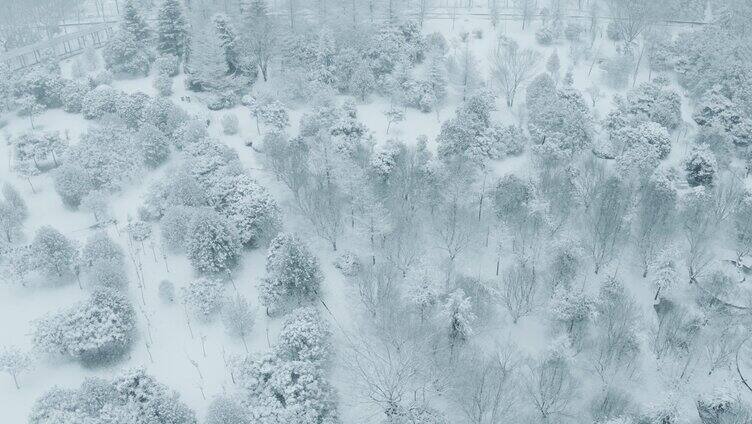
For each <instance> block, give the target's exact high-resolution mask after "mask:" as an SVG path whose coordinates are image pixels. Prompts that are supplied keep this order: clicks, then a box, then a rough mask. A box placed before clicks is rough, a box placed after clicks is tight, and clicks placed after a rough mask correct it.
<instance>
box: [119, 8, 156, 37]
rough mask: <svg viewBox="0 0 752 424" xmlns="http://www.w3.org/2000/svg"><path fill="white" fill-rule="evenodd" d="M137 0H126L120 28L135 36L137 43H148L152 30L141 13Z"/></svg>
mask: <svg viewBox="0 0 752 424" xmlns="http://www.w3.org/2000/svg"><path fill="white" fill-rule="evenodd" d="M138 7H139V6H137V5H136V2H135V0H126V1H125V4H124V5H123V20H122V22H121V23H120V30H121V31H126V32H128V33H129V34H131V35H132V36H133V38H134V39H135V40H136V42H137V43H143V44H144V45H146V44H148V41H149V38H150V37H151V30H150V29H149V25H147V24H146V19H144V17H143V15H141V11H139V9H138Z"/></svg>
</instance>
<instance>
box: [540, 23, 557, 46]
mask: <svg viewBox="0 0 752 424" xmlns="http://www.w3.org/2000/svg"><path fill="white" fill-rule="evenodd" d="M535 41H537V42H538V44H540V45H543V46H548V45H550V44H553V42H554V41H556V32H555V31H554V29H553V28H552V27H550V26H542V27H540V28H539V29H538V30H537V31H535Z"/></svg>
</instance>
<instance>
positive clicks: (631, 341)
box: [588, 277, 640, 382]
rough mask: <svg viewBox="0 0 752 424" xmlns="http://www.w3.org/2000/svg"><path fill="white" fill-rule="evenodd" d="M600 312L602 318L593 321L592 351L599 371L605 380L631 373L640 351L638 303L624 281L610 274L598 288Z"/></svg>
mask: <svg viewBox="0 0 752 424" xmlns="http://www.w3.org/2000/svg"><path fill="white" fill-rule="evenodd" d="M596 312H597V314H598V319H596V320H594V322H593V324H594V325H593V327H594V329H593V331H594V334H596V336H595V337H594V338H593V346H591V348H590V349H589V350H588V354H589V355H590V357H591V361H592V362H591V364H592V366H593V368H594V370H595V372H596V374H597V375H598V376H599V377H600V378H601V380H602V381H603V382H608V381H613V379H614V378H617V377H619V378H623V377H622V376H624V375H627V376H628V375H630V372H631V371H633V370H634V369H635V367H636V366H637V363H636V361H637V359H638V354H639V352H640V346H639V339H638V334H637V322H638V319H639V317H640V314H639V310H638V309H637V304H636V303H635V301H634V300H633V299H632V298H631V297H630V295H629V294H628V293H627V291H626V289H625V287H624V285H623V284H622V283H621V282H620V281H618V280H617V279H615V278H611V277H609V278H606V279H605V280H604V281H603V282H602V283H601V287H600V289H599V291H598V296H597V298H596Z"/></svg>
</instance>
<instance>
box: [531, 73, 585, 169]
mask: <svg viewBox="0 0 752 424" xmlns="http://www.w3.org/2000/svg"><path fill="white" fill-rule="evenodd" d="M526 97H527V99H526V103H527V110H528V114H529V119H528V130H529V131H530V137H531V139H532V141H533V143H534V144H536V145H537V146H535V147H536V149H537V151H538V152H539V153H540V154H543V155H545V156H548V157H551V158H553V159H562V158H566V157H569V156H571V155H573V154H575V153H577V152H579V151H582V150H583V149H585V148H587V147H589V146H590V144H591V142H592V138H593V128H592V117H591V114H590V110H589V109H588V106H587V104H586V103H585V100H584V98H583V97H582V94H581V93H580V92H578V91H577V90H575V89H573V88H566V87H562V88H560V89H557V88H556V83H555V82H554V81H553V79H551V77H550V76H549V75H548V74H540V75H538V76H537V77H536V78H535V79H534V80H533V81H532V82H531V83H530V84H529V85H528V87H527V96H526Z"/></svg>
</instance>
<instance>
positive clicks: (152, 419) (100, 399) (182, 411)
mask: <svg viewBox="0 0 752 424" xmlns="http://www.w3.org/2000/svg"><path fill="white" fill-rule="evenodd" d="M113 420H117V421H113ZM105 422H112V423H114V422H123V423H125V422H127V423H129V424H153V423H157V422H158V423H160V424H197V421H196V416H195V414H194V413H193V411H191V410H190V409H189V408H188V406H186V405H185V404H184V403H183V402H181V401H180V399H179V396H178V394H177V392H175V391H172V390H170V389H169V388H168V387H166V386H165V385H163V384H161V383H159V382H158V381H157V380H156V379H155V378H154V377H152V376H150V375H148V374H146V372H145V371H144V369H143V368H135V369H127V370H124V371H121V372H120V373H119V374H118V375H116V376H115V377H113V378H112V379H111V380H104V379H101V378H96V377H94V378H91V377H90V378H87V379H86V380H84V382H83V383H82V384H81V387H79V388H78V389H62V388H60V387H57V386H54V387H53V388H52V389H50V390H49V391H47V392H46V393H44V394H43V395H42V396H40V397H39V398H38V399H37V400H36V402H35V403H34V405H33V406H32V408H31V414H30V415H29V424H61V423H105ZM233 424H234V423H233Z"/></svg>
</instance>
